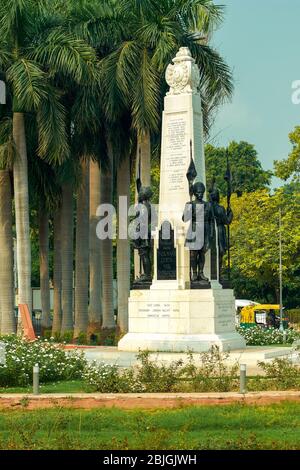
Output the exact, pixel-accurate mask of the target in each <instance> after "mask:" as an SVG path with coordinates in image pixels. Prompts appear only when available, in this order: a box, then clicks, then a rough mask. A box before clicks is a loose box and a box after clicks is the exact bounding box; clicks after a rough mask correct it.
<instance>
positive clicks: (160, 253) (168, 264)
mask: <svg viewBox="0 0 300 470" xmlns="http://www.w3.org/2000/svg"><path fill="white" fill-rule="evenodd" d="M157 279H158V280H159V281H165V280H174V281H175V280H176V248H174V230H172V227H171V224H170V222H168V221H164V222H163V223H162V226H161V229H160V231H159V245H158V250H157Z"/></svg>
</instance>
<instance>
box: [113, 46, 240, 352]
mask: <svg viewBox="0 0 300 470" xmlns="http://www.w3.org/2000/svg"><path fill="white" fill-rule="evenodd" d="M166 81H167V84H168V85H169V87H170V89H169V92H168V93H167V94H166V97H165V99H164V113H163V121H162V143H161V170H160V192H159V206H158V214H157V227H156V228H155V230H154V231H152V237H151V229H150V228H149V231H148V232H149V236H148V237H146V239H144V240H142V241H141V243H140V245H138V244H136V246H135V248H137V249H138V252H139V255H140V259H141V265H142V269H143V272H142V275H141V277H140V278H139V279H137V280H136V281H135V283H134V288H133V289H132V290H131V291H130V297H129V300H128V302H129V330H128V333H127V334H126V335H125V336H124V337H123V338H122V339H121V340H120V341H119V344H118V349H119V350H120V351H138V350H139V349H141V350H145V349H148V350H150V351H172V352H181V351H188V350H192V351H195V352H202V351H208V350H209V349H210V348H211V347H212V345H217V346H219V348H220V349H221V350H234V349H241V348H244V347H245V346H246V345H245V340H244V339H243V338H242V336H241V335H239V334H238V333H237V332H236V330H235V298H234V292H233V290H232V289H231V288H230V285H229V283H228V279H222V278H221V268H222V259H223V256H224V254H225V251H226V248H227V244H228V240H227V236H226V234H227V231H226V227H227V226H228V225H229V224H230V223H231V221H232V218H233V214H232V212H231V209H230V205H228V207H227V209H225V208H224V207H223V206H222V205H220V201H219V194H218V190H217V188H214V187H210V189H208V188H207V184H206V177H205V156H204V142H203V140H204V139H203V119H202V112H201V98H200V92H199V82H200V73H199V69H198V67H197V65H196V64H195V60H194V59H193V58H192V56H191V53H190V51H189V49H188V48H186V47H181V48H180V50H179V52H178V53H177V55H176V57H175V58H174V59H173V64H170V65H169V66H168V67H167V70H166ZM141 183H142V182H141ZM138 189H139V202H140V204H141V205H142V206H141V207H142V209H143V208H149V206H150V199H151V190H150V188H144V187H143V186H142V185H140V187H139V188H138ZM147 223H148V222H147ZM151 238H152V240H151ZM152 247H153V248H152ZM152 259H153V269H152V266H151V260H152ZM152 272H153V275H152Z"/></svg>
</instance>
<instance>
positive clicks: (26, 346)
mask: <svg viewBox="0 0 300 470" xmlns="http://www.w3.org/2000/svg"><path fill="white" fill-rule="evenodd" d="M1 341H3V342H4V343H5V346H6V348H5V349H6V364H4V365H1V364H0V387H9V386H26V385H28V384H30V383H32V369H33V366H34V365H35V364H38V365H39V368H40V381H41V382H44V383H45V382H55V381H59V380H70V379H75V378H80V377H81V375H82V372H83V370H84V368H85V366H86V360H85V359H84V355H83V352H79V351H76V350H74V351H68V352H66V351H65V350H64V349H63V348H62V347H61V346H60V345H57V344H53V343H51V342H48V341H47V340H45V341H42V340H36V341H27V340H24V339H22V338H20V337H18V336H15V335H11V336H3V337H2V338H1Z"/></svg>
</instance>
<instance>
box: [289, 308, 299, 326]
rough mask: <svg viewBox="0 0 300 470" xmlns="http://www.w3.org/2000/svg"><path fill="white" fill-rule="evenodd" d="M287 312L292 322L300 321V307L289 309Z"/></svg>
mask: <svg viewBox="0 0 300 470" xmlns="http://www.w3.org/2000/svg"><path fill="white" fill-rule="evenodd" d="M286 314H287V316H288V319H289V322H290V323H300V308H293V309H291V310H287V311H286Z"/></svg>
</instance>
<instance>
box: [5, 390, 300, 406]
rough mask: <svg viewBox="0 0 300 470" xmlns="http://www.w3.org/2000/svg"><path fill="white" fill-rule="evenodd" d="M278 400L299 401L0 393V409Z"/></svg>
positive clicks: (299, 398)
mask: <svg viewBox="0 0 300 470" xmlns="http://www.w3.org/2000/svg"><path fill="white" fill-rule="evenodd" d="M282 401H293V402H300V392H298V391H295V392H292V391H291V392H257V393H256V392H253V393H247V394H246V395H241V394H238V393H207V394H205V393H189V394H176V393H170V394H160V393H158V394H152V393H148V394H118V395H116V394H100V393H99V394H93V395H91V394H78V393H76V394H69V395H63V394H51V395H50V394H44V395H39V396H34V395H23V394H11V395H9V394H6V395H1V396H0V411H4V410H6V411H7V410H20V409H23V410H24V409H27V410H35V409H42V408H57V407H66V408H81V409H93V408H101V407H105V408H112V407H116V408H122V409H137V408H139V409H157V408H178V407H183V406H195V405H196V406H204V405H205V406H208V405H213V406H216V405H226V404H228V405H230V404H233V403H244V404H255V405H269V404H272V403H279V402H282Z"/></svg>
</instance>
